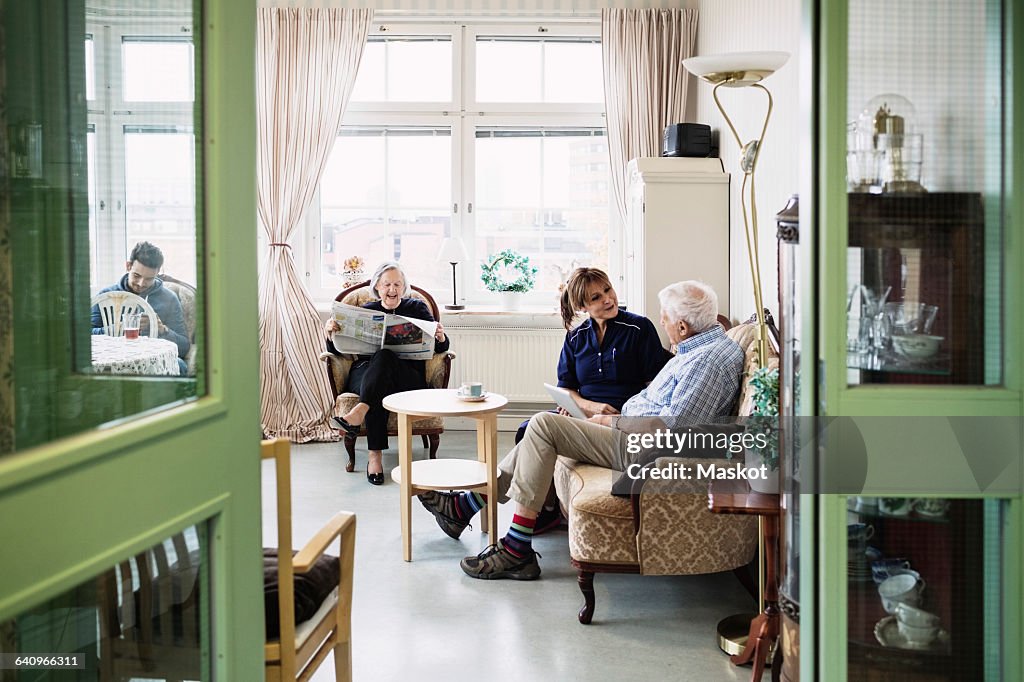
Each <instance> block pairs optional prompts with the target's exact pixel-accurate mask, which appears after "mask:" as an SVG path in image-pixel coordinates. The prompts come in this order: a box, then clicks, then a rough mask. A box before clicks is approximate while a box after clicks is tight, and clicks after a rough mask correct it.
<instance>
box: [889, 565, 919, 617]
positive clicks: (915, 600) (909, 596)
mask: <svg viewBox="0 0 1024 682" xmlns="http://www.w3.org/2000/svg"><path fill="white" fill-rule="evenodd" d="M924 586H925V583H924V580H922V579H919V578H917V577H915V576H913V575H911V574H909V573H900V574H899V575H893V576H890V577H888V578H886V579H885V580H883V581H882V584H881V585H879V586H878V596H879V597H881V598H882V606H883V607H884V608H885V610H886V612H887V613H896V606H897V605H898V604H900V603H904V604H910V605H911V606H917V605H918V604H920V603H921V592H922V591H924Z"/></svg>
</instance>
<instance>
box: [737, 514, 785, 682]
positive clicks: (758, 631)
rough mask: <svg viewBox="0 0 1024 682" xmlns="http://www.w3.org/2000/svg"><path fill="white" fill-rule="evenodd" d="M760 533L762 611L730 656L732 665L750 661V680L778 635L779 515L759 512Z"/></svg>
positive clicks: (758, 676) (756, 678)
mask: <svg viewBox="0 0 1024 682" xmlns="http://www.w3.org/2000/svg"><path fill="white" fill-rule="evenodd" d="M761 533H762V535H763V537H764V547H765V555H766V556H765V557H764V562H765V564H766V566H767V573H768V576H767V580H766V581H765V590H764V591H765V594H764V612H762V613H760V614H758V616H757V617H756V618H754V620H752V621H750V632H749V633H748V634H747V645H746V646H745V647H743V651H741V652H740V653H738V654H736V655H735V656H730V657H729V660H730V661H732V662H733V664H735V665H743V664H744V663H749V662H751V661H753V662H754V670H753V672H752V674H751V676H750V679H751V680H752V681H753V682H760V680H761V674H762V673H763V672H764V668H765V663H766V662H767V660H768V652H769V650H770V649H771V647H772V645H773V644H775V642H776V640H777V639H778V637H779V628H780V623H779V590H778V583H777V580H778V555H777V552H778V548H779V517H778V516H762V517H761Z"/></svg>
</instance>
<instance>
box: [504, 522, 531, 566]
mask: <svg viewBox="0 0 1024 682" xmlns="http://www.w3.org/2000/svg"><path fill="white" fill-rule="evenodd" d="M536 524H537V519H528V518H526V517H525V516H520V515H519V514H513V515H512V525H511V526H509V527H508V534H507V535H505V537H503V538H502V539H501V544H503V545H505V549H507V550H508V551H509V552H510V553H511V554H512V555H513V556H516V557H518V558H520V559H522V558H523V557H525V556H527V555H528V554H530V552H532V551H533V527H534V526H535V525H536Z"/></svg>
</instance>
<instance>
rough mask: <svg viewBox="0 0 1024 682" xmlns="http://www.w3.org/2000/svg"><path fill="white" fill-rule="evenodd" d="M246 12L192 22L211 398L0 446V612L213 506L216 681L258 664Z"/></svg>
mask: <svg viewBox="0 0 1024 682" xmlns="http://www.w3.org/2000/svg"><path fill="white" fill-rule="evenodd" d="M255 9H256V3H252V2H231V1H230V0H207V2H206V3H205V4H204V7H203V14H202V18H201V21H200V22H197V23H199V24H200V25H201V36H202V50H201V55H202V80H203V92H204V94H205V100H204V107H203V133H202V146H203V154H204V159H205V166H204V169H203V175H204V181H203V184H204V192H203V196H204V202H205V203H204V210H203V214H204V223H205V231H204V234H205V243H204V244H203V245H202V246H201V247H200V251H201V252H202V253H203V254H204V256H205V257H204V259H203V267H204V270H205V273H206V277H205V303H206V310H205V314H206V318H205V319H206V338H205V341H206V345H205V352H206V358H207V363H206V390H207V393H206V395H204V396H202V397H200V398H199V399H197V400H194V401H192V402H188V403H186V404H181V405H179V406H176V407H172V408H170V409H165V410H162V411H157V412H154V413H152V414H147V415H146V416H143V417H140V418H135V419H129V420H126V421H125V422H124V423H123V424H120V425H113V426H109V427H105V428H100V429H94V430H91V431H87V432H84V433H80V434H78V435H75V436H72V437H68V438H64V439H62V440H57V441H53V442H50V443H47V444H42V445H38V446H35V447H31V448H29V449H26V450H21V451H18V452H16V453H15V454H13V455H9V456H5V457H3V458H0V518H3V519H5V522H4V523H3V524H0V546H2V547H5V548H6V549H5V550H4V552H3V553H2V557H0V575H3V581H2V582H0V620H3V619H7V618H10V617H13V616H15V615H17V614H18V613H20V612H22V611H24V610H26V609H28V608H31V607H32V606H34V605H36V604H39V603H41V602H43V601H44V600H46V599H49V598H51V597H54V596H56V595H58V594H60V593H62V592H64V591H65V590H67V589H69V588H71V587H74V586H75V585H77V584H79V583H82V582H84V581H86V580H88V579H90V578H92V577H93V576H95V575H96V574H97V573H99V572H101V571H102V570H104V569H106V568H108V567H110V566H112V565H113V564H114V563H115V562H116V561H118V560H120V559H123V558H125V557H128V556H130V555H132V554H134V553H136V552H138V551H140V550H142V549H144V548H147V547H149V546H151V545H153V544H154V543H156V542H158V541H160V540H163V539H164V538H166V537H167V536H169V535H170V534H171V533H172V532H174V531H177V530H179V529H181V528H183V527H185V526H188V525H190V524H192V523H196V522H200V521H202V520H205V519H209V520H210V521H211V524H210V526H209V529H210V549H211V551H210V555H211V556H212V557H213V561H212V563H211V565H210V568H211V570H210V578H211V583H210V584H211V590H210V594H209V601H208V603H209V604H210V605H211V609H212V610H211V613H212V615H213V618H212V626H213V628H212V632H211V635H212V641H213V642H214V643H215V649H213V650H212V651H211V654H212V656H211V665H212V670H213V673H214V676H215V678H216V679H222V680H229V679H236V680H254V679H262V675H263V672H262V671H263V645H262V643H263V625H262V623H263V611H262V609H263V607H262V599H260V598H259V596H260V595H261V594H262V583H261V573H260V550H259V548H260V545H261V535H260V466H259V462H260V457H259V438H260V422H259V349H258V312H257V297H256V291H257V255H256V177H255V168H256V112H255V54H256V52H255V35H256V22H255ZM12 520H16V521H13V522H12Z"/></svg>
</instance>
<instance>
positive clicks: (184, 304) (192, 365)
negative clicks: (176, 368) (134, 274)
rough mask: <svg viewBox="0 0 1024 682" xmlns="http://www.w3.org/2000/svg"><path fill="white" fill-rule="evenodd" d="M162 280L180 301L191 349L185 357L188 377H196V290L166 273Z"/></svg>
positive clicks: (163, 273) (161, 275) (161, 276)
mask: <svg viewBox="0 0 1024 682" xmlns="http://www.w3.org/2000/svg"><path fill="white" fill-rule="evenodd" d="M160 279H161V280H162V281H163V283H164V288H165V289H168V290H169V291H171V292H173V293H174V295H175V296H177V297H178V301H180V302H181V314H182V316H183V317H184V318H185V334H186V335H187V336H188V342H189V348H188V354H187V355H186V356H185V358H184V359H185V364H186V365H188V375H189V376H195V374H196V352H197V351H196V315H197V311H196V288H195V287H194V286H192V285H191V284H189V283H188V282H185V281H183V280H180V279H178V278H177V277H173V276H171V275H168V274H167V273H166V272H161V273H160Z"/></svg>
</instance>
